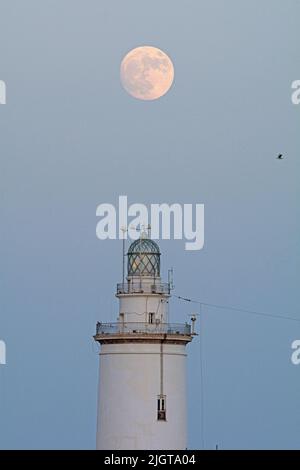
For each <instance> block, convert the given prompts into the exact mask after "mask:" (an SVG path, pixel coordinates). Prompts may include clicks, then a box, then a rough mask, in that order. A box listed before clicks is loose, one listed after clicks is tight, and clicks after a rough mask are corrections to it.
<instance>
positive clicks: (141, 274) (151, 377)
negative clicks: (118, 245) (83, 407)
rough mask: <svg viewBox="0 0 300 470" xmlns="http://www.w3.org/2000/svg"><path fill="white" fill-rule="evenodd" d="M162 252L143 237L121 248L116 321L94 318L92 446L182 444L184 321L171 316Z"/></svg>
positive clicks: (184, 422) (187, 333)
mask: <svg viewBox="0 0 300 470" xmlns="http://www.w3.org/2000/svg"><path fill="white" fill-rule="evenodd" d="M160 257H161V253H160V249H159V246H158V245H157V243H156V242H154V241H153V240H151V239H150V238H149V236H148V235H146V234H143V235H142V236H141V237H140V238H139V239H137V240H135V241H133V242H132V243H131V245H130V246H129V249H128V253H127V277H126V278H125V276H123V282H122V283H120V284H117V292H116V297H117V298H118V299H119V314H118V316H117V318H116V322H115V323H100V322H98V323H97V327H96V334H95V336H94V339H95V341H97V342H98V343H100V346H101V347H100V371H99V395H98V418H97V449H104V450H117V449H120V450H126V449H132V450H138V449H145V450H151V449H159V450H164V449H178V450H180V449H186V448H187V406H186V405H187V403H186V401H187V397H186V360H187V353H186V345H187V344H188V343H189V342H190V341H191V340H192V337H193V331H192V328H191V326H190V325H189V324H188V323H182V324H178V323H172V322H170V318H169V299H170V290H171V285H170V282H168V283H164V282H162V279H161V274H160V266H161V263H160Z"/></svg>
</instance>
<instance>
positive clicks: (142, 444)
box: [97, 343, 187, 450]
mask: <svg viewBox="0 0 300 470" xmlns="http://www.w3.org/2000/svg"><path fill="white" fill-rule="evenodd" d="M163 348H164V391H163V392H164V394H165V395H166V413H167V421H157V396H158V395H159V394H160V344H145V343H123V344H103V345H102V346H101V353H100V382H99V401H98V403H99V409H98V430H97V448H98V449H105V450H114V449H125V450H126V449H146V450H148V449H149V450H151V449H186V447H187V433H186V424H187V423H186V350H185V346H184V345H173V344H164V346H163Z"/></svg>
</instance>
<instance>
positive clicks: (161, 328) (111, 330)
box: [96, 322, 191, 335]
mask: <svg viewBox="0 0 300 470" xmlns="http://www.w3.org/2000/svg"><path fill="white" fill-rule="evenodd" d="M134 333H138V334H151V335H153V334H167V335H191V325H189V324H188V323H185V324H182V323H146V322H145V323H144V322H118V323H100V322H98V323H97V326H96V334H97V335H116V334H134Z"/></svg>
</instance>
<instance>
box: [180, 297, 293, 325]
mask: <svg viewBox="0 0 300 470" xmlns="http://www.w3.org/2000/svg"><path fill="white" fill-rule="evenodd" d="M173 297H176V298H177V299H179V300H183V301H184V302H191V303H193V304H198V305H200V306H201V305H205V306H206V307H213V308H219V309H222V310H232V311H235V312H243V313H248V314H250V315H258V316H262V317H269V318H279V319H281V320H289V321H296V322H300V318H296V317H293V316H292V315H280V314H275V313H266V312H258V311H256V310H247V309H245V308H238V307H229V306H227V305H217V304H211V303H208V302H202V301H200V300H194V299H189V298H187V297H182V296H180V295H175V294H173Z"/></svg>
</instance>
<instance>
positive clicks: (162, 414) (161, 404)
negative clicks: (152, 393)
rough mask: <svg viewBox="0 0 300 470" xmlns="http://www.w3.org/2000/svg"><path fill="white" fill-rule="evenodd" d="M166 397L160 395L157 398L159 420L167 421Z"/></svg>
mask: <svg viewBox="0 0 300 470" xmlns="http://www.w3.org/2000/svg"><path fill="white" fill-rule="evenodd" d="M166 419H167V417H166V395H158V397H157V420H158V421H166Z"/></svg>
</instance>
